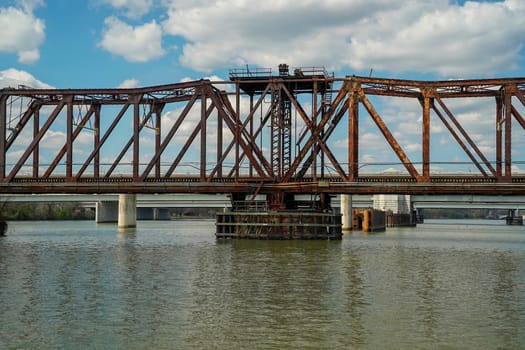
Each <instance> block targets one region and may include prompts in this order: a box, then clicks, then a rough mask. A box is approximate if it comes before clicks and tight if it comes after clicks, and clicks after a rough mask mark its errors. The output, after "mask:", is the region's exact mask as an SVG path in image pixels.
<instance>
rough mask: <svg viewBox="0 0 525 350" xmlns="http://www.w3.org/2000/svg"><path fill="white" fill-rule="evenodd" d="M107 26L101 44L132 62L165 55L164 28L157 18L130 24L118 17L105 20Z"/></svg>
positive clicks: (145, 60)
mask: <svg viewBox="0 0 525 350" xmlns="http://www.w3.org/2000/svg"><path fill="white" fill-rule="evenodd" d="M104 23H105V25H106V28H105V30H104V35H103V38H102V41H101V42H100V43H99V45H100V46H101V47H102V48H104V49H105V50H107V51H109V52H111V53H112V54H114V55H118V56H122V57H124V58H125V59H126V60H127V61H130V62H147V61H150V60H152V59H155V58H159V57H162V56H164V54H165V51H164V49H163V48H162V29H161V27H160V25H159V24H157V22H156V21H155V20H153V21H151V22H149V23H145V24H143V25H140V26H136V27H133V26H130V25H129V24H126V23H124V22H122V21H121V20H119V19H118V18H116V17H108V18H106V20H105V21H104Z"/></svg>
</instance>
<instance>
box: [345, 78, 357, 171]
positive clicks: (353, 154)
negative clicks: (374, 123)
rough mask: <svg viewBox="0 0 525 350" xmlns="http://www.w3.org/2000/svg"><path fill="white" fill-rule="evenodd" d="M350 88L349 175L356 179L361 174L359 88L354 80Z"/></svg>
mask: <svg viewBox="0 0 525 350" xmlns="http://www.w3.org/2000/svg"><path fill="white" fill-rule="evenodd" d="M349 87H350V89H349V90H348V176H349V178H350V181H355V180H356V179H357V177H358V176H359V95H358V93H357V90H358V89H359V86H358V83H357V82H354V81H353V82H352V83H351V85H350V86H349Z"/></svg>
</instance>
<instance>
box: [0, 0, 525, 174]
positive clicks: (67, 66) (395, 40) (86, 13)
mask: <svg viewBox="0 0 525 350" xmlns="http://www.w3.org/2000/svg"><path fill="white" fill-rule="evenodd" d="M0 27H1V28H2V35H0V87H5V86H17V85H18V84H23V85H28V86H32V87H37V88H38V87H54V88H106V87H109V88H112V87H138V86H150V85H160V84H168V83H174V82H179V81H183V80H188V79H195V80H197V79H200V78H203V77H214V78H216V79H228V71H229V70H230V69H231V68H237V67H245V66H246V65H249V66H250V67H262V68H267V67H268V68H273V69H274V70H276V68H277V66H278V64H280V63H288V64H289V65H290V66H292V67H301V66H324V67H326V68H327V69H328V70H329V71H331V72H334V74H335V76H336V77H344V76H346V75H353V74H355V75H365V76H368V75H370V74H373V76H375V77H382V78H401V79H415V80H419V79H421V80H438V79H439V80H447V79H471V78H499V77H524V76H525V58H524V57H525V47H524V43H525V1H523V0H494V1H489V0H486V1H483V0H477V1H460V0H425V1H421V0H326V1H311V0H304V1H286V0H268V1H258V2H255V1H248V0H216V1H213V0H192V1H190V0H79V1H71V0H0ZM483 107H484V104H483V103H481V104H478V105H476V106H475V107H473V108H471V109H470V110H469V109H467V108H466V107H465V106H461V105H458V106H457V107H456V108H457V111H458V112H457V113H458V119H460V120H462V121H464V122H465V123H466V126H467V127H468V126H469V125H470V126H471V127H472V128H473V129H472V133H473V135H474V137H475V138H478V139H479V140H480V142H481V141H482V140H483V138H484V137H485V136H486V133H490V132H492V130H493V128H492V127H491V125H493V120H492V119H491V120H490V121H487V119H486V118H485V117H484V115H483ZM417 108H419V107H417ZM417 108H416V106H406V104H405V103H403V102H400V101H393V102H390V101H388V102H387V103H385V105H383V106H382V108H381V112H382V114H384V116H385V119H386V120H388V119H389V117H391V119H392V123H393V124H392V129H393V131H394V135H398V136H399V137H400V138H401V140H400V143H402V144H404V145H405V147H407V149H413V150H414V152H416V153H417V152H418V150H419V152H420V142H419V139H420V131H417V130H414V132H413V134H410V133H408V134H407V130H409V129H410V128H412V126H413V124H414V121H416V122H417V120H418V118H420V116H419V115H418V112H417ZM400 114H402V115H404V116H405V117H406V118H405V119H400V118H397V117H396V116H398V115H400ZM493 114H494V113H493V111H491V113H490V116H492V115H493ZM522 115H525V111H524V112H523V113H522ZM416 124H417V123H416ZM440 128H441V129H440ZM516 129H518V128H516ZM518 131H519V132H518V133H517V134H516V135H513V137H515V147H516V151H515V153H516V157H517V158H518V159H522V160H523V159H525V155H524V154H523V152H522V153H521V154H520V151H519V149H518V148H520V147H521V146H523V147H524V148H525V135H524V133H523V130H518ZM434 132H436V133H437V135H438V136H437V137H436V138H435V140H436V142H439V143H440V144H447V142H448V141H443V140H444V139H440V136H441V135H440V132H441V133H443V134H444V132H443V128H442V127H441V126H439V125H437V124H436V125H435V127H434ZM418 133H419V136H417V138H416V136H415V135H417V134H418ZM378 138H381V137H380V136H377V133H375V134H374V133H372V132H368V130H364V131H363V143H364V144H366V143H367V142H368V145H369V147H371V148H370V150H367V149H366V147H365V148H364V150H365V151H363V152H364V153H363V155H362V157H363V159H365V160H366V159H367V158H366V157H369V158H370V162H373V161H379V160H380V159H381V157H380V156H378V152H379V151H380V150H379V149H380V147H377V149H376V150H374V149H373V147H374V145H375V144H380V145H381V147H383V146H384V145H383V144H382V143H381V140H379V139H378ZM367 140H368V141H367ZM344 141H345V140H344V139H340V140H334V141H333V145H334V147H337V145H338V144H342V145H344V144H345V142H344ZM418 145H419V146H418ZM482 147H486V149H487V152H489V154H493V153H494V144H487V145H485V146H482ZM436 148H437V147H436ZM366 152H368V153H366ZM442 157H445V153H443V155H442ZM438 158H439V156H438ZM515 166H516V167H517V168H520V164H516V165H515ZM521 168H525V165H521Z"/></svg>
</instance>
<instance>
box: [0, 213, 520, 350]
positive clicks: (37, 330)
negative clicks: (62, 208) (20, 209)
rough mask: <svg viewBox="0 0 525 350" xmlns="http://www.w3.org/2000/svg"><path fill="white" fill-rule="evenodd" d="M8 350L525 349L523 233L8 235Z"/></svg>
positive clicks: (0, 328)
mask: <svg viewBox="0 0 525 350" xmlns="http://www.w3.org/2000/svg"><path fill="white" fill-rule="evenodd" d="M0 348H1V349H36V348H38V349H523V348H525V227H523V226H506V225H504V224H503V222H501V221H434V222H432V221H427V223H425V224H422V225H418V227H417V228H395V229H388V230H387V231H386V232H384V233H376V234H370V235H367V234H363V233H362V232H353V233H351V234H347V235H345V236H344V238H343V240H342V241H246V240H229V241H220V240H216V239H215V237H214V222H213V221H206V220H203V221H165V222H145V221H144V222H142V221H141V222H139V223H138V227H137V229H136V230H135V231H128V232H119V231H118V229H117V228H116V226H115V225H97V224H95V223H93V222H88V221H81V222H66V221H62V222H49V221H47V222H10V223H9V230H8V233H7V236H6V237H0Z"/></svg>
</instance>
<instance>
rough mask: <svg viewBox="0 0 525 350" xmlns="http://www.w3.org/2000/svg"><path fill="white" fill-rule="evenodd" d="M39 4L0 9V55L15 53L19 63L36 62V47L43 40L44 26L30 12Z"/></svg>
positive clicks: (23, 4) (24, 2) (42, 22)
mask: <svg viewBox="0 0 525 350" xmlns="http://www.w3.org/2000/svg"><path fill="white" fill-rule="evenodd" d="M39 4H41V2H40V1H23V2H22V3H21V5H22V7H21V8H17V7H3V8H2V7H0V28H2V35H0V53H2V52H4V53H16V54H18V61H19V62H20V63H35V62H36V61H38V59H39V58H40V52H39V50H38V47H39V46H40V45H41V44H42V43H43V42H44V39H45V24H44V21H43V20H41V19H39V18H36V17H35V16H34V15H33V13H32V10H33V8H34V7H35V6H37V5H39Z"/></svg>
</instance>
